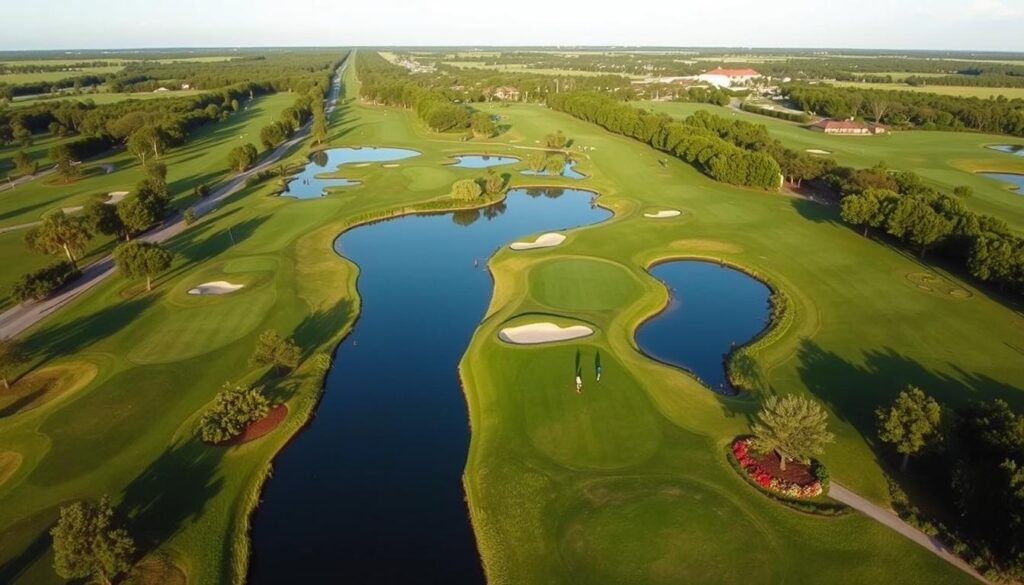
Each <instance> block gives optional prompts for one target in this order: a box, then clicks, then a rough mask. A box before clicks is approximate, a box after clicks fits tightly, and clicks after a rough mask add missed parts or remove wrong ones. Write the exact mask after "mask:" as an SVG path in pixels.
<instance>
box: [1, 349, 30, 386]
mask: <svg viewBox="0 0 1024 585" xmlns="http://www.w3.org/2000/svg"><path fill="white" fill-rule="evenodd" d="M26 362H28V352H26V351H25V349H24V347H23V346H22V345H21V343H20V342H19V341H18V340H16V339H13V338H11V339H0V381H2V382H3V383H4V388H5V389H7V390H10V389H11V384H10V379H11V377H12V376H13V375H14V372H16V371H17V370H18V368H20V367H21V366H23V365H24V364H25V363H26Z"/></svg>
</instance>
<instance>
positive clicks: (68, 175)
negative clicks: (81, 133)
mask: <svg viewBox="0 0 1024 585" xmlns="http://www.w3.org/2000/svg"><path fill="white" fill-rule="evenodd" d="M49 155H50V159H51V160H53V162H54V164H55V165H56V172H57V175H58V176H60V177H61V178H62V179H64V182H65V183H70V182H71V180H72V179H74V178H75V177H77V176H78V175H79V174H80V170H79V168H78V165H76V164H75V157H74V155H73V154H72V153H71V148H69V147H68V145H67V144H58V145H56V146H54V147H52V148H51V149H50V151H49Z"/></svg>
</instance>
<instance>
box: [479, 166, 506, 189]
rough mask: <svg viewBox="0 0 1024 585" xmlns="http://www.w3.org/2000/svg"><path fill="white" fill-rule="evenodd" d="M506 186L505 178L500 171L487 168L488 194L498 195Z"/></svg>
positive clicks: (486, 185)
mask: <svg viewBox="0 0 1024 585" xmlns="http://www.w3.org/2000/svg"><path fill="white" fill-rule="evenodd" d="M504 188H505V179H503V178H502V177H501V175H499V174H498V173H496V172H494V169H487V176H486V177H484V191H485V192H486V193H487V194H488V195H497V194H498V193H501V192H502V190H503V189H504Z"/></svg>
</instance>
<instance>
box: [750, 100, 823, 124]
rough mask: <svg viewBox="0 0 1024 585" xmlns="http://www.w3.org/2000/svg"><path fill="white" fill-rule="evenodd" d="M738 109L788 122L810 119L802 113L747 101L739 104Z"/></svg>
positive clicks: (802, 122)
mask: <svg viewBox="0 0 1024 585" xmlns="http://www.w3.org/2000/svg"><path fill="white" fill-rule="evenodd" d="M740 109H741V110H743V111H744V112H750V113H752V114H760V115H762V116H768V117H771V118H778V119H779V120H788V121H790V122H798V123H800V124H807V123H808V122H810V121H811V117H810V116H808V115H807V114H804V113H802V112H801V113H796V112H786V111H784V110H776V109H774V108H766V107H764V106H759V105H757V104H754V103H751V102H749V101H744V102H743V103H741V104H740Z"/></svg>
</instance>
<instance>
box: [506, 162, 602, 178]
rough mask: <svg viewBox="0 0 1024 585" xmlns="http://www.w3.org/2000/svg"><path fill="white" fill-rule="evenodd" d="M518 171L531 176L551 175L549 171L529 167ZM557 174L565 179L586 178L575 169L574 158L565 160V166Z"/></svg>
mask: <svg viewBox="0 0 1024 585" xmlns="http://www.w3.org/2000/svg"><path fill="white" fill-rule="evenodd" d="M519 172H520V173H522V174H524V175H531V176H539V177H550V176H551V173H549V172H547V171H535V170H533V169H529V170H526V171H519ZM559 174H560V175H561V176H563V177H565V178H566V179H577V180H578V179H586V178H587V176H586V175H584V174H583V173H581V172H579V171H577V170H576V161H574V160H567V161H565V168H563V169H562V172H561V173H559Z"/></svg>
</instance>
